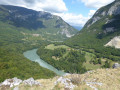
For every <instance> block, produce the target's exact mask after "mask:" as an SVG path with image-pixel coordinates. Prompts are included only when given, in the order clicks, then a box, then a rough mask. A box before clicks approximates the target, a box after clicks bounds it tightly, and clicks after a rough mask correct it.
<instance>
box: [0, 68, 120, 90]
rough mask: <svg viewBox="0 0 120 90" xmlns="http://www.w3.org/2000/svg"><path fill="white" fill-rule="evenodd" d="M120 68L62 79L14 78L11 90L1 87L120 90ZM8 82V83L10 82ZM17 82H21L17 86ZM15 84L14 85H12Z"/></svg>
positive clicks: (100, 70)
mask: <svg viewBox="0 0 120 90" xmlns="http://www.w3.org/2000/svg"><path fill="white" fill-rule="evenodd" d="M119 74H120V68H117V69H98V70H93V71H89V72H87V73H85V74H81V75H80V74H67V75H65V76H62V77H59V76H57V77H54V78H51V79H38V80H36V81H34V79H32V78H30V79H27V80H25V81H22V80H19V79H16V78H13V79H10V80H14V81H13V82H11V84H9V85H11V88H10V87H9V85H8V86H7V85H4V84H5V82H4V83H3V84H2V83H1V85H0V89H2V90H10V89H19V90H28V89H29V90H35V89H36V90H40V89H42V90H119V88H120V75H119ZM10 80H6V81H10ZM15 81H19V82H18V83H19V84H17V85H16V82H15ZM12 83H13V85H12Z"/></svg>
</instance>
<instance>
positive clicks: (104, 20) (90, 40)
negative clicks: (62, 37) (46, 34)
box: [65, 0, 120, 61]
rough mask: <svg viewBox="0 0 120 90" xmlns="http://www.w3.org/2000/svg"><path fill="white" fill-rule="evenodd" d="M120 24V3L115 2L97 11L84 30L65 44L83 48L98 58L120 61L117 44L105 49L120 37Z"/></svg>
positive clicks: (117, 0)
mask: <svg viewBox="0 0 120 90" xmlns="http://www.w3.org/2000/svg"><path fill="white" fill-rule="evenodd" d="M119 24H120V1H119V0H115V1H114V2H113V3H111V4H109V5H107V6H104V7H102V8H100V9H99V10H97V11H96V13H95V14H94V15H93V17H92V18H91V19H90V20H88V22H87V23H86V24H85V26H84V27H83V29H82V30H81V31H79V33H78V34H77V35H75V36H73V37H72V38H70V39H68V40H66V42H65V43H66V44H67V45H69V46H71V47H74V48H82V49H85V50H87V51H89V52H92V53H95V54H96V55H97V57H98V58H108V59H110V60H113V61H119V59H120V57H119V56H120V53H119V52H120V51H119V49H116V50H115V49H114V47H115V44H114V45H112V46H113V47H105V45H106V44H107V43H108V42H109V41H111V39H113V38H114V37H116V36H119V35H120V25H119ZM118 41H119V40H118ZM116 44H117V43H116ZM91 49H92V51H91Z"/></svg>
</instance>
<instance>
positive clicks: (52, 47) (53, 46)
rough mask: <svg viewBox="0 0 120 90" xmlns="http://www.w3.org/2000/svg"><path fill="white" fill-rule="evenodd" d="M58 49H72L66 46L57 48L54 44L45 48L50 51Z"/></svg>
mask: <svg viewBox="0 0 120 90" xmlns="http://www.w3.org/2000/svg"><path fill="white" fill-rule="evenodd" d="M57 48H65V49H71V48H70V47H68V46H66V45H58V46H55V45H54V44H50V45H48V46H46V47H45V49H50V50H54V49H57Z"/></svg>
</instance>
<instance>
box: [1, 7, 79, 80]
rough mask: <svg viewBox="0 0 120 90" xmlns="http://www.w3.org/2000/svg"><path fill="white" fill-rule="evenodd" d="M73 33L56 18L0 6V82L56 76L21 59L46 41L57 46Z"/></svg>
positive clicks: (19, 8) (36, 64) (21, 8)
mask: <svg viewBox="0 0 120 90" xmlns="http://www.w3.org/2000/svg"><path fill="white" fill-rule="evenodd" d="M75 33H77V30H76V29H74V28H73V27H71V26H70V25H69V24H67V23H66V22H65V21H63V20H62V19H61V18H60V17H58V16H55V15H52V14H50V13H47V12H43V11H40V12H38V11H34V10H31V9H26V8H23V7H17V6H10V5H0V82H2V81H3V80H5V79H7V78H13V77H18V78H20V79H27V78H30V77H33V78H35V79H38V78H39V79H40V78H50V77H53V76H55V75H56V74H55V73H53V72H52V71H50V70H48V69H45V68H43V67H41V66H40V65H39V64H38V63H36V62H32V61H30V60H28V59H27V58H25V57H24V55H23V52H25V51H27V50H31V49H33V48H38V47H39V46H40V45H41V44H43V43H50V42H48V41H57V42H61V41H63V40H65V39H67V38H69V37H71V36H73V35H74V34H75ZM48 73H49V74H48Z"/></svg>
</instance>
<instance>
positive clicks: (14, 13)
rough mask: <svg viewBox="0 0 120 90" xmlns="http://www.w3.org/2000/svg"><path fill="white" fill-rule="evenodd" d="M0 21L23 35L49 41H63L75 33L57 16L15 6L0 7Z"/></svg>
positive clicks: (74, 30) (75, 31)
mask: <svg viewBox="0 0 120 90" xmlns="http://www.w3.org/2000/svg"><path fill="white" fill-rule="evenodd" d="M0 21H1V22H2V23H4V24H6V23H7V24H9V25H12V26H14V27H16V29H17V30H18V31H20V32H22V34H23V35H29V36H30V35H31V34H32V35H33V36H34V37H39V38H41V39H43V40H49V41H63V40H65V39H67V38H69V37H71V36H73V35H74V34H76V33H77V30H76V29H74V28H73V27H72V26H70V25H69V24H67V23H66V22H65V21H63V20H62V18H61V17H59V16H55V15H52V14H50V13H48V12H44V11H39V12H38V11H34V10H31V9H26V8H23V7H17V6H9V5H0ZM0 26H1V25H0ZM32 35H31V36H32Z"/></svg>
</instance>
